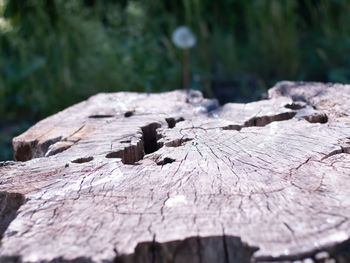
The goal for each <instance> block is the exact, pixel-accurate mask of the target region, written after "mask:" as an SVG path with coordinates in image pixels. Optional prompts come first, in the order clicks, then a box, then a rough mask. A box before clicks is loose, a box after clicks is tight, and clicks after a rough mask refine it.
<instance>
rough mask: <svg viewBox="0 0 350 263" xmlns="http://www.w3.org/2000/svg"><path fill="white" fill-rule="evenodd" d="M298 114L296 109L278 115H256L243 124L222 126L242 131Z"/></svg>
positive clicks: (284, 119)
mask: <svg viewBox="0 0 350 263" xmlns="http://www.w3.org/2000/svg"><path fill="white" fill-rule="evenodd" d="M295 115H296V112H294V111H288V112H283V113H280V114H277V115H266V116H255V117H253V118H250V119H249V120H247V121H245V122H244V124H243V125H238V124H230V125H227V126H224V127H222V129H223V130H236V131H240V130H241V129H243V128H248V127H263V126H266V125H267V124H270V123H271V122H275V121H286V120H290V119H292V118H293V117H294V116H295Z"/></svg>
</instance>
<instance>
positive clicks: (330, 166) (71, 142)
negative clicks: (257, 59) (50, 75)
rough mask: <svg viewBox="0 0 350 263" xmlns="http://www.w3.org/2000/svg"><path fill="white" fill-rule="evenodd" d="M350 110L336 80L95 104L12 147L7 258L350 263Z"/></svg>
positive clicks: (4, 195)
mask: <svg viewBox="0 0 350 263" xmlns="http://www.w3.org/2000/svg"><path fill="white" fill-rule="evenodd" d="M349 114H350V85H340V84H321V83H295V82H280V83H278V84H277V85H276V86H275V87H273V88H272V89H270V90H269V99H268V100H262V101H258V102H253V103H248V104H235V103H229V104H226V105H224V106H222V107H219V106H218V104H217V102H216V101H215V100H208V99H204V98H203V97H202V95H201V94H200V93H199V92H195V91H190V93H189V94H187V93H186V92H185V91H173V92H166V93H161V94H140V93H127V92H120V93H109V94H98V95H96V96H93V97H91V98H90V99H88V100H87V101H83V102H81V103H79V104H76V105H74V106H72V107H70V108H68V109H66V110H64V111H62V112H59V113H57V114H55V115H53V116H51V117H49V118H47V119H44V120H42V121H40V122H39V123H37V124H36V125H34V126H33V127H31V128H30V129H29V130H28V131H26V132H25V133H23V134H22V135H20V136H18V137H16V138H14V139H13V147H14V156H15V159H16V160H17V161H15V162H2V163H0V191H1V192H0V198H1V199H0V205H1V206H0V208H1V214H0V231H1V232H0V234H1V236H2V239H1V245H0V258H1V259H0V261H1V262H215V263H219V262H266V261H293V260H298V259H305V258H309V259H310V260H311V259H312V260H313V261H319V262H326V261H322V260H326V258H328V257H333V258H335V259H336V260H338V261H339V262H345V261H346V260H347V258H348V257H347V256H348V254H347V253H350V252H349V251H350V242H349V235H350V221H349V217H350V155H349V153H350V116H349ZM322 253H324V254H323V255H326V256H324V258H323V259H322ZM327 260H328V261H329V260H331V259H327ZM330 262H331V261H330Z"/></svg>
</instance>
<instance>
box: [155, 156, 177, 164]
mask: <svg viewBox="0 0 350 263" xmlns="http://www.w3.org/2000/svg"><path fill="white" fill-rule="evenodd" d="M175 161H176V160H175V159H172V158H169V157H165V158H164V159H163V160H161V161H159V162H157V165H166V164H168V163H173V162H175Z"/></svg>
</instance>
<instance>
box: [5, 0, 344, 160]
mask: <svg viewBox="0 0 350 263" xmlns="http://www.w3.org/2000/svg"><path fill="white" fill-rule="evenodd" d="M349 14H350V2H349V1H348V0H281V1H271V0H220V1H212V0H171V1H160V0H158V1H156V0H154V1H141V0H76V1H70V0H0V136H2V138H1V139H0V160H1V159H7V158H10V157H9V150H8V148H6V147H8V146H4V143H2V142H1V141H6V143H5V144H7V145H9V143H8V140H7V139H4V138H5V137H4V136H5V135H4V134H5V133H4V132H1V131H3V130H6V129H4V128H1V127H8V126H9V124H11V123H23V122H29V123H33V122H34V121H37V120H39V119H41V118H43V117H45V116H48V115H50V114H52V113H55V112H57V111H59V110H61V109H63V108H65V107H67V106H69V105H71V104H73V103H76V102H78V101H80V100H82V99H86V98H87V97H88V96H90V95H92V94H95V93H97V92H111V91H120V90H128V91H148V92H158V91H165V90H171V89H178V88H181V83H182V81H181V78H182V76H181V59H182V52H181V51H180V50H178V49H176V48H175V47H174V46H173V44H172V43H171V34H172V32H173V30H174V29H175V28H176V27H177V26H179V25H184V24H186V25H188V26H189V27H190V28H191V29H192V31H194V32H195V34H196V35H197V40H198V41H197V46H196V47H195V48H193V49H192V52H191V70H192V74H193V76H194V78H193V83H192V85H193V86H192V87H195V88H198V89H201V90H203V91H204V92H205V93H206V94H207V95H212V94H213V90H212V89H211V87H212V86H213V83H215V82H218V83H219V84H220V81H223V82H225V83H227V82H229V83H230V82H232V83H234V84H233V85H231V86H230V87H231V88H232V93H234V94H235V96H238V98H237V100H238V101H239V96H246V97H247V96H248V97H249V96H251V97H253V96H255V95H256V94H255V93H254V92H255V91H253V90H252V88H253V87H254V88H256V89H258V90H259V91H262V90H265V89H266V88H267V87H270V86H271V85H273V83H275V82H276V81H278V80H285V79H290V80H311V81H325V82H328V81H330V82H341V83H347V82H350V15H349ZM22 126H23V125H22V124H20V125H19V127H22ZM25 126H26V125H25ZM19 130H20V131H22V130H21V129H19ZM3 149H4V150H3Z"/></svg>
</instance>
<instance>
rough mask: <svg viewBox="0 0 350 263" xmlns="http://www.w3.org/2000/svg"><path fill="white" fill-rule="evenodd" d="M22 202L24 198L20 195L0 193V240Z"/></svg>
mask: <svg viewBox="0 0 350 263" xmlns="http://www.w3.org/2000/svg"><path fill="white" fill-rule="evenodd" d="M24 202H25V197H24V195H22V194H20V193H9V192H0V239H1V238H2V237H3V234H4V233H5V231H6V229H7V228H8V226H9V225H10V223H11V222H12V220H14V219H15V218H16V216H17V211H18V209H19V208H20V206H21V205H23V204H24Z"/></svg>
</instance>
